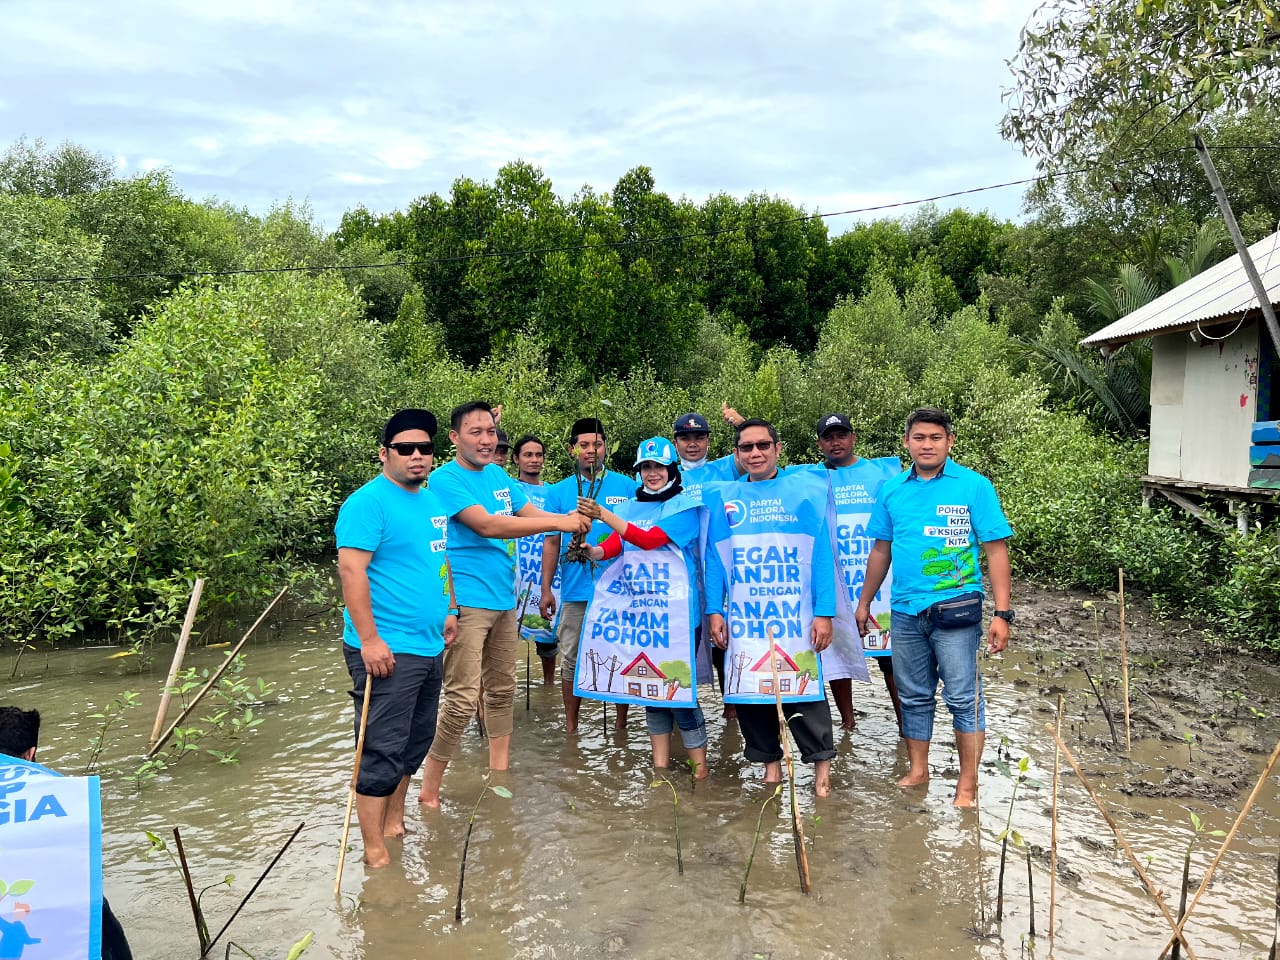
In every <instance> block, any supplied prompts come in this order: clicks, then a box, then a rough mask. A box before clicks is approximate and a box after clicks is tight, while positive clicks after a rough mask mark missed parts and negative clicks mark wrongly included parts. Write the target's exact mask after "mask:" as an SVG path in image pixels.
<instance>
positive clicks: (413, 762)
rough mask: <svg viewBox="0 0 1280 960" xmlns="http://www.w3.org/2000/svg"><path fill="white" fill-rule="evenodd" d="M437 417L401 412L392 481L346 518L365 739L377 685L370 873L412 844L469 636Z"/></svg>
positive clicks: (354, 671) (367, 816)
mask: <svg viewBox="0 0 1280 960" xmlns="http://www.w3.org/2000/svg"><path fill="white" fill-rule="evenodd" d="M435 433H436V418H435V416H433V415H432V413H431V412H430V411H429V410H416V409H415V410H401V411H399V412H397V413H396V414H394V415H393V416H392V417H391V419H389V420H388V421H387V423H386V426H385V427H384V428H383V430H382V447H381V449H380V450H379V451H378V459H379V460H381V461H382V472H381V473H380V474H378V476H376V477H374V478H373V479H372V480H370V481H369V482H368V483H366V484H365V485H364V486H363V487H361V488H360V489H359V490H357V491H356V492H355V493H353V494H351V496H350V497H348V498H347V500H346V502H345V503H343V505H342V508H341V509H340V510H339V512H338V522H337V526H336V528H335V533H336V536H337V541H338V575H339V577H340V578H341V581H342V598H343V601H344V603H345V609H344V610H343V612H342V617H343V622H344V629H343V634H342V640H343V646H342V651H343V656H344V657H345V659H346V662H347V670H348V671H349V672H350V674H351V681H352V690H351V696H352V698H353V700H354V702H355V725H356V734H357V738H358V736H359V725H360V712H361V706H362V703H363V700H364V687H365V678H366V677H372V678H373V683H372V686H371V688H370V696H369V716H368V721H367V724H366V727H365V743H364V752H363V753H362V754H361V757H360V772H359V774H358V776H357V779H356V813H357V816H358V817H359V820H360V835H361V837H362V839H363V841H364V862H365V863H366V864H368V865H369V866H370V867H385V866H386V865H387V864H388V863H390V862H391V856H390V853H389V852H388V850H387V843H386V838H387V837H402V836H404V833H405V828H404V802H405V795H406V793H407V792H408V789H409V778H410V777H411V776H412V775H413V773H414V771H416V770H417V769H418V767H419V766H420V765H421V764H422V760H423V757H425V756H426V754H427V750H428V748H430V746H431V742H432V740H433V739H434V737H435V732H436V712H437V709H438V707H439V703H440V686H441V681H442V679H443V676H444V667H443V663H442V660H443V654H444V650H445V648H446V647H447V646H449V645H450V644H451V643H452V642H453V640H454V636H455V634H456V632H457V629H458V620H457V610H456V609H455V607H456V604H455V602H454V597H453V584H452V580H451V577H450V573H449V561H448V557H447V554H446V553H445V541H446V530H447V527H448V514H447V513H446V512H445V509H444V506H443V504H441V502H440V500H439V499H438V498H437V497H436V495H435V494H434V493H432V492H431V491H430V490H427V489H424V486H423V484H424V483H425V481H426V479H427V474H429V473H430V472H431V463H432V456H433V454H434V452H435V446H434V444H433V442H432V438H433V437H434V436H435Z"/></svg>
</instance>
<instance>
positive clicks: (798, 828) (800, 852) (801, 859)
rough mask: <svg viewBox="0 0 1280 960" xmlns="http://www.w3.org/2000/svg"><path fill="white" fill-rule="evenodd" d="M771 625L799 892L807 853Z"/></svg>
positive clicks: (805, 883)
mask: <svg viewBox="0 0 1280 960" xmlns="http://www.w3.org/2000/svg"><path fill="white" fill-rule="evenodd" d="M774 644H775V641H774V639H773V626H772V625H770V627H769V666H770V668H771V669H772V670H773V697H774V701H775V702H776V704H777V706H778V739H779V740H781V741H782V755H783V757H784V758H785V759H786V761H787V782H788V784H789V786H790V793H791V839H792V840H793V841H794V842H795V847H796V869H797V870H798V871H799V872H800V892H801V893H808V892H809V890H810V889H811V886H810V884H809V854H808V853H807V852H806V850H805V848H804V827H803V826H802V825H801V823H800V806H799V804H797V803H796V768H795V763H794V761H793V760H792V759H791V738H790V736H788V732H787V715H786V713H785V712H784V711H783V709H782V687H781V686H780V685H779V683H778V657H777V655H776V654H775V653H774V651H775V650H776V649H777V647H776V646H775V645H774Z"/></svg>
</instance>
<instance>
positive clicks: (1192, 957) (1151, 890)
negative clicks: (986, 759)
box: [1045, 723, 1280, 960]
mask: <svg viewBox="0 0 1280 960" xmlns="http://www.w3.org/2000/svg"><path fill="white" fill-rule="evenodd" d="M1045 729H1047V730H1048V731H1049V732H1050V733H1052V734H1053V739H1054V742H1055V743H1057V745H1058V749H1059V750H1061V751H1062V753H1063V756H1065V757H1066V758H1067V762H1068V763H1069V764H1071V769H1072V770H1074V771H1075V772H1076V776H1077V777H1079V778H1080V782H1081V783H1082V784H1084V788H1085V790H1086V791H1087V792H1088V794H1089V797H1090V799H1092V800H1093V803H1094V806H1096V807H1097V808H1098V812H1099V813H1101V814H1102V819H1103V820H1105V821H1106V822H1107V826H1108V827H1110V828H1111V832H1112V833H1113V834H1115V838H1116V840H1118V841H1119V842H1120V846H1121V847H1123V848H1124V852H1125V853H1126V854H1128V855H1129V862H1130V863H1132V864H1133V868H1134V869H1135V870H1137V871H1138V876H1139V877H1141V878H1142V883H1143V885H1144V886H1145V887H1146V890H1147V895H1148V896H1150V897H1151V899H1152V900H1153V901H1155V905H1156V906H1157V907H1159V908H1160V912H1161V913H1163V914H1164V918H1165V920H1166V921H1168V923H1169V928H1170V929H1171V930H1173V931H1174V933H1175V936H1176V937H1177V938H1178V939H1179V940H1181V941H1182V945H1183V946H1184V947H1186V948H1187V960H1196V953H1195V951H1194V950H1192V949H1191V944H1190V943H1188V942H1187V938H1186V937H1185V936H1184V935H1183V933H1182V928H1181V927H1180V926H1179V925H1178V921H1177V920H1175V919H1173V914H1171V913H1170V912H1169V908H1168V907H1167V906H1166V905H1165V902H1164V895H1163V894H1162V893H1161V892H1160V891H1159V890H1157V889H1156V885H1155V884H1154V883H1152V882H1151V877H1150V876H1149V875H1148V874H1147V871H1146V870H1144V869H1143V867H1142V862H1141V861H1140V860H1139V859H1138V857H1137V854H1135V853H1134V852H1133V848H1132V847H1131V846H1129V841H1128V840H1126V839H1125V838H1124V834H1123V833H1121V832H1120V827H1119V826H1118V825H1117V824H1116V821H1115V819H1114V818H1113V817H1112V816H1111V812H1110V811H1109V810H1107V807H1106V804H1104V803H1103V802H1102V798H1101V797H1099V796H1098V795H1097V794H1096V793H1095V792H1094V790H1093V786H1092V784H1090V783H1089V778H1088V777H1086V776H1085V775H1084V771H1083V770H1081V769H1080V764H1078V763H1076V758H1075V757H1074V756H1073V755H1072V753H1071V751H1070V750H1069V749H1068V748H1067V745H1066V744H1065V743H1063V742H1062V736H1061V735H1060V734H1059V733H1058V732H1057V731H1056V730H1054V729H1053V725H1052V724H1048V723H1046V724H1045ZM1277 748H1278V749H1280V744H1277Z"/></svg>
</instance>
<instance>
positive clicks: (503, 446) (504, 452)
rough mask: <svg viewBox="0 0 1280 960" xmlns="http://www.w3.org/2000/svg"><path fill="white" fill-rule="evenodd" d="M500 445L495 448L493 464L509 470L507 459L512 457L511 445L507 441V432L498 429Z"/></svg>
mask: <svg viewBox="0 0 1280 960" xmlns="http://www.w3.org/2000/svg"><path fill="white" fill-rule="evenodd" d="M497 432H498V443H497V444H496V445H495V446H494V448H493V462H494V463H495V464H497V465H498V466H499V467H501V468H502V469H503V470H506V469H507V457H509V456H510V455H511V443H510V442H509V441H508V440H507V434H506V431H504V430H503V429H502V428H501V427H498V428H497Z"/></svg>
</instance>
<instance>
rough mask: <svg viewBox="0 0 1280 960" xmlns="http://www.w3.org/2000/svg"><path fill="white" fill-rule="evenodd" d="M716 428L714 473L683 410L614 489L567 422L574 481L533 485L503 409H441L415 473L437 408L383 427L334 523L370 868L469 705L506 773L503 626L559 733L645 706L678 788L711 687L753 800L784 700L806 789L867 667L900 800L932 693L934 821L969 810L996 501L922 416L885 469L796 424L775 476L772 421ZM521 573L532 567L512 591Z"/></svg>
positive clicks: (578, 427)
mask: <svg viewBox="0 0 1280 960" xmlns="http://www.w3.org/2000/svg"><path fill="white" fill-rule="evenodd" d="M721 412H722V414H723V415H724V417H725V419H726V420H727V421H728V423H729V424H730V426H731V427H732V428H733V430H734V446H733V451H732V453H731V454H730V455H728V456H725V457H723V458H721V459H718V460H708V448H709V441H710V434H711V431H710V426H709V424H708V422H707V420H706V418H705V417H704V416H702V415H701V414H699V413H688V414H684V415H682V416H680V417H678V418H676V420H675V422H674V424H673V428H672V434H671V437H670V438H667V437H652V438H650V439H648V440H645V441H643V442H642V443H641V444H640V445H639V447H638V448H637V450H636V453H635V457H634V459H633V460H631V462H632V463H633V465H634V469H635V471H636V473H635V475H634V476H631V475H626V474H623V473H620V472H617V471H615V470H612V469H610V468H609V466H608V462H607V461H608V459H609V441H608V437H607V434H606V429H605V425H604V424H603V423H602V422H601V421H600V420H599V419H597V418H590V417H589V418H583V419H579V420H577V421H575V422H574V423H573V424H572V425H571V427H570V429H569V430H568V432H567V435H566V436H565V437H564V439H563V441H562V442H566V443H567V445H568V449H569V452H570V454H571V456H572V457H573V461H574V472H573V474H572V475H570V476H569V477H566V478H565V479H563V480H561V481H559V482H558V483H554V484H546V483H544V482H543V480H542V468H543V463H544V460H545V454H546V449H547V448H546V445H545V443H544V442H543V441H542V440H541V439H539V438H536V437H533V436H528V435H526V436H524V437H521V438H519V439H518V440H517V441H516V442H515V444H514V445H511V444H509V443H508V438H507V436H506V435H505V433H503V432H502V430H501V428H500V427H499V419H500V416H501V408H500V407H491V406H490V405H489V404H487V403H484V402H482V401H473V402H470V403H465V404H462V405H461V406H459V407H457V408H455V409H454V410H453V411H452V413H451V414H450V418H449V424H448V428H449V429H448V439H449V442H450V444H451V445H452V448H453V451H454V456H453V459H452V460H451V461H450V462H448V463H446V464H445V465H443V466H441V467H440V468H439V469H437V470H435V471H434V472H433V471H432V465H433V463H434V457H435V453H436V445H437V437H438V424H437V421H436V418H435V416H434V415H433V414H432V413H431V412H430V411H427V410H421V409H407V410H400V411H398V412H396V413H395V414H394V415H393V416H392V417H391V418H390V419H389V420H388V421H387V423H386V425H385V427H384V428H383V431H382V437H381V445H380V448H379V452H378V456H379V459H380V460H381V463H382V470H381V472H380V473H379V474H378V476H376V477H375V478H374V479H372V480H370V481H369V482H368V483H367V484H365V485H364V486H362V487H361V488H360V489H359V490H357V491H355V492H354V493H353V494H352V495H351V496H350V497H349V498H348V499H347V501H346V502H345V503H344V504H343V506H342V509H341V511H340V512H339V516H338V521H337V524H336V537H337V545H338V570H339V575H340V579H341V583H342V590H343V598H344V601H345V609H344V613H343V616H344V632H343V652H344V656H345V659H346V663H347V667H348V670H349V672H350V674H351V678H352V683H353V688H352V697H353V699H354V701H355V727H356V731H357V736H359V733H360V727H361V722H362V721H361V717H362V715H364V714H365V711H366V709H367V719H366V720H365V721H364V747H363V752H362V755H361V759H360V765H359V772H358V777H357V782H356V809H357V814H358V818H359V823H360V830H361V834H362V837H363V841H364V848H365V862H366V863H367V864H369V865H370V866H373V867H377V866H382V865H384V864H386V863H387V862H388V861H389V859H390V855H389V853H388V850H387V845H386V838H388V837H396V836H400V835H402V834H403V833H404V830H405V828H404V816H405V803H406V799H407V795H408V789H409V782H410V778H411V777H412V776H413V775H414V774H415V773H416V772H417V770H418V769H419V767H421V768H422V770H423V778H422V787H421V791H420V793H419V797H418V800H419V802H420V803H422V804H424V805H426V806H428V807H438V806H439V805H440V790H441V783H442V780H443V777H444V773H445V771H446V769H447V767H448V764H449V762H450V761H451V760H452V759H453V757H454V754H455V753H456V751H457V748H458V745H459V743H460V741H461V738H462V736H463V734H464V732H465V730H466V728H467V726H468V725H469V724H470V723H471V722H472V721H473V719H474V718H475V717H476V716H477V714H478V713H479V714H480V715H481V716H483V727H482V729H483V731H484V733H485V736H486V737H487V740H488V748H489V766H490V768H491V769H493V770H506V769H507V768H508V766H509V764H510V760H511V740H512V734H513V729H514V704H515V694H516V661H517V653H518V649H519V646H520V639H521V626H522V624H521V622H520V621H521V619H522V617H523V618H524V619H526V620H539V621H540V624H541V625H542V626H543V629H542V630H541V631H539V632H538V634H537V636H536V637H534V639H535V640H536V641H537V652H538V656H539V658H540V661H541V664H542V676H543V680H544V682H545V683H549V684H553V683H554V682H555V662H556V659H557V657H558V658H559V660H560V670H559V673H560V684H561V688H562V692H563V699H564V711H565V729H566V732H567V734H569V735H573V734H575V733H576V731H577V728H578V719H579V709H580V705H581V698H582V697H583V696H587V697H593V698H595V699H601V700H605V701H611V702H614V703H615V704H616V705H617V712H616V723H617V725H618V726H620V727H625V725H626V723H627V717H628V708H629V706H631V705H643V706H644V707H645V722H646V725H647V727H648V732H649V735H650V738H651V743H652V747H653V763H654V765H655V766H656V767H659V768H661V767H666V766H668V765H669V764H670V762H671V752H672V751H671V739H672V735H673V733H674V731H675V730H676V729H678V730H679V731H680V736H681V739H682V742H683V745H684V748H685V750H686V751H687V753H688V755H689V758H690V760H691V761H692V765H693V769H694V775H695V777H697V778H704V777H706V776H708V774H709V767H708V763H707V725H706V721H705V716H704V714H703V712H702V707H701V706H700V705H699V703H698V697H697V687H698V685H699V683H703V682H706V683H710V682H711V680H712V678H713V674H714V677H715V679H716V680H717V681H718V686H719V690H720V694H721V698H722V703H723V710H724V716H725V718H726V722H735V721H736V722H737V724H738V725H739V728H740V730H741V732H742V736H743V741H744V744H745V749H744V753H745V756H746V758H747V759H748V760H750V761H753V762H756V763H762V764H763V765H764V781H765V782H766V783H776V782H779V781H780V780H781V778H782V769H781V761H782V759H783V745H782V742H781V739H780V725H779V718H778V706H777V704H778V703H779V702H781V705H782V710H783V712H784V714H785V717H786V727H787V729H788V730H789V731H790V734H791V736H792V737H793V738H794V740H795V743H796V745H797V747H798V750H799V753H800V756H801V758H802V760H803V761H805V762H806V763H811V764H813V765H814V768H815V771H814V789H815V792H816V793H817V794H818V795H820V796H825V795H827V794H828V793H829V792H830V789H831V781H830V767H831V760H832V758H833V757H834V756H835V745H834V731H833V720H832V713H831V709H830V707H829V706H828V702H827V695H826V691H827V689H830V691H831V695H832V699H833V700H834V701H835V704H836V708H837V712H838V714H839V718H840V722H841V724H842V725H843V727H844V728H845V729H852V728H853V727H854V724H855V717H854V711H853V694H852V684H853V681H854V680H855V679H856V680H860V681H864V682H865V681H868V680H869V675H868V671H867V666H866V663H867V661H868V660H874V661H875V662H876V663H877V664H878V666H879V668H880V670H881V672H882V675H883V677H884V679H885V683H886V686H887V688H888V692H889V695H890V697H891V698H892V702H893V706H894V711H895V714H896V716H897V721H898V730H899V733H900V735H901V737H902V738H903V739H904V740H905V743H906V750H907V756H908V762H909V769H908V770H907V772H906V774H905V775H904V776H903V777H902V778H901V779H900V780H899V784H900V785H901V786H903V787H912V786H918V785H921V784H924V783H926V782H927V780H928V778H929V764H928V758H929V743H930V740H931V739H932V734H933V719H934V712H935V706H936V696H937V690H938V684H939V681H941V683H942V693H943V699H944V701H945V702H946V704H947V707H948V709H949V711H950V713H951V717H952V725H953V727H954V728H955V734H956V744H957V752H958V754H959V760H960V776H959V781H958V784H957V787H956V795H955V803H956V804H957V805H958V806H969V805H972V804H973V803H974V802H975V799H976V793H977V775H978V774H977V771H978V762H979V759H980V757H981V753H982V748H983V739H984V733H983V731H984V730H985V727H986V721H985V715H984V705H983V695H982V685H981V682H982V681H981V672H980V671H979V670H978V669H977V660H976V657H977V655H978V653H979V651H980V648H981V646H982V641H983V636H984V631H983V628H982V626H983V615H982V601H983V587H982V573H981V568H980V564H979V552H980V551H982V552H984V553H985V555H986V559H987V568H988V573H989V576H990V581H991V588H992V593H993V600H994V604H995V610H994V613H993V616H992V618H991V621H990V627H989V629H988V630H987V632H986V636H987V638H988V643H987V649H988V650H989V651H990V652H993V653H995V652H999V651H1002V650H1004V649H1005V647H1006V646H1007V644H1008V641H1009V628H1010V624H1011V623H1012V621H1013V611H1012V608H1011V604H1010V594H1011V584H1010V569H1009V555H1008V548H1007V541H1008V538H1009V537H1010V536H1011V535H1012V531H1011V530H1010V528H1009V525H1008V522H1007V521H1006V520H1005V517H1004V514H1003V512H1002V510H1001V507H1000V504H999V501H998V499H997V497H996V494H995V491H994V489H993V487H992V485H991V483H990V482H989V481H988V480H987V479H986V478H984V477H982V476H981V475H979V474H977V473H975V472H974V471H972V470H969V469H967V468H965V467H962V466H960V465H959V464H957V463H956V462H955V461H953V460H952V459H951V458H950V455H949V454H950V451H951V447H952V444H953V443H954V442H955V432H954V430H953V427H952V424H951V421H950V419H949V418H948V416H947V415H946V414H945V413H943V412H942V411H940V410H936V409H932V408H921V409H918V410H916V411H914V412H913V413H912V414H911V415H910V416H909V417H908V418H907V421H906V427H905V431H904V437H903V442H904V445H905V447H906V450H907V452H908V454H909V456H910V463H909V464H908V465H907V468H906V469H903V466H902V464H901V462H900V461H899V460H898V459H897V458H896V457H889V458H879V459H867V458H863V457H860V456H858V455H857V454H856V453H855V452H854V445H855V441H856V436H855V433H854V429H853V425H852V424H851V423H850V421H849V419H848V418H847V417H846V416H844V415H843V414H840V413H832V414H828V415H826V416H824V417H822V418H820V419H819V421H818V422H817V425H816V433H817V442H818V448H819V450H820V452H821V453H822V454H823V457H824V462H823V463H822V464H817V465H797V466H790V467H780V466H779V462H778V461H779V456H780V454H781V452H782V445H781V443H780V441H779V437H778V433H777V430H776V429H775V428H774V426H773V425H772V424H770V423H769V422H768V421H766V420H761V419H753V418H746V417H742V416H741V415H739V414H738V413H737V412H736V411H734V410H732V409H731V408H729V407H727V406H725V407H723V408H722V411H721ZM509 457H511V458H513V459H514V466H515V469H516V473H517V476H516V477H512V476H511V475H510V474H509V473H508V472H507V470H506V469H505V467H506V466H507V462H508V458H509ZM532 538H541V541H542V543H541V550H540V552H539V551H538V549H537V540H536V539H532ZM522 556H524V557H530V556H533V557H537V558H538V559H539V560H540V563H538V564H535V565H534V566H533V568H532V569H533V570H534V571H535V572H534V574H533V575H530V573H529V570H530V567H529V565H528V564H524V565H522V563H521V562H520V558H521V557H522ZM522 566H523V569H522ZM531 607H532V608H533V609H536V611H537V613H536V615H535V614H531V613H530V612H529V611H530V608H531ZM602 684H603V686H602Z"/></svg>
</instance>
